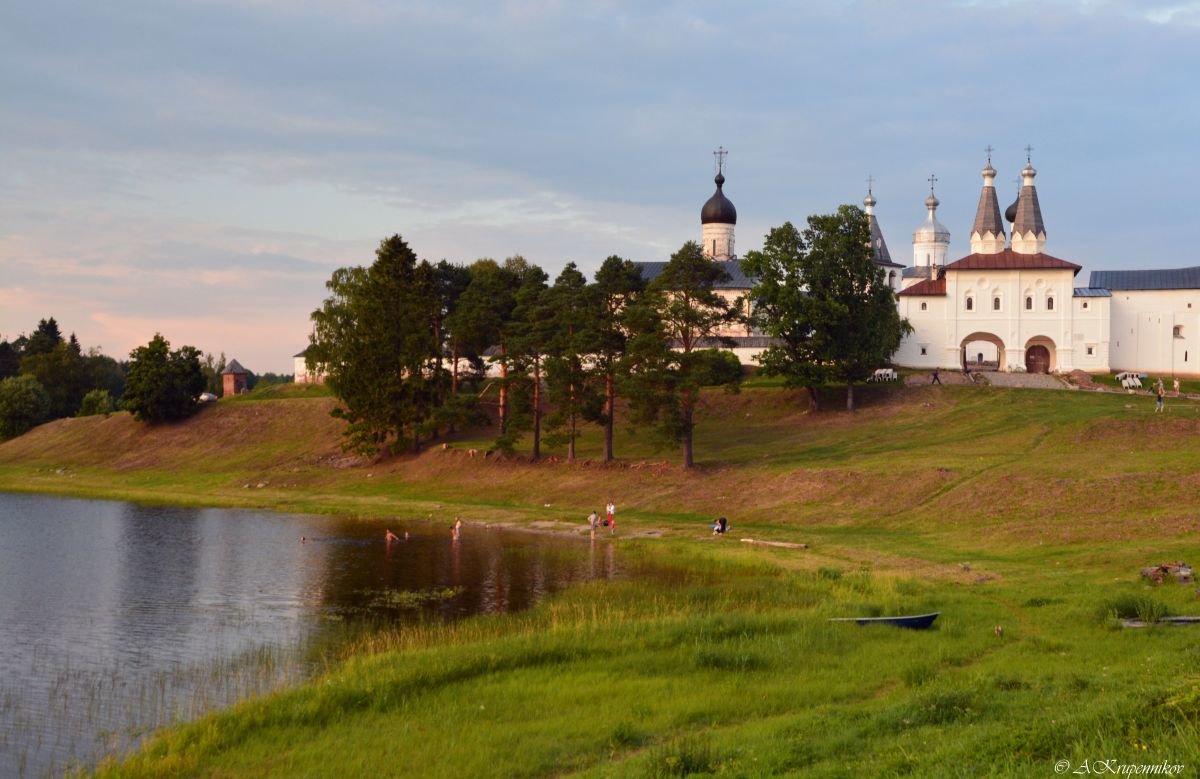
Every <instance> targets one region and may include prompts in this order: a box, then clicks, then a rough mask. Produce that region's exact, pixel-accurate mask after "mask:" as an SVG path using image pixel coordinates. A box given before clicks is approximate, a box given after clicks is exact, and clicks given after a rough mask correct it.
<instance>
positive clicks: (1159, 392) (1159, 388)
mask: <svg viewBox="0 0 1200 779" xmlns="http://www.w3.org/2000/svg"><path fill="white" fill-rule="evenodd" d="M1154 394H1155V395H1156V396H1157V398H1158V404H1157V405H1156V406H1155V407H1154V413H1155V414H1157V413H1158V412H1160V411H1162V410H1163V396H1164V395H1166V394H1167V390H1166V388H1165V387H1163V381H1162V379H1159V380H1158V384H1157V385H1155V387H1154Z"/></svg>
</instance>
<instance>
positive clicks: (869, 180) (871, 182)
mask: <svg viewBox="0 0 1200 779" xmlns="http://www.w3.org/2000/svg"><path fill="white" fill-rule="evenodd" d="M874 183H875V177H874V176H871V175H868V176H867V194H868V195H869V194H871V187H872V185H874Z"/></svg>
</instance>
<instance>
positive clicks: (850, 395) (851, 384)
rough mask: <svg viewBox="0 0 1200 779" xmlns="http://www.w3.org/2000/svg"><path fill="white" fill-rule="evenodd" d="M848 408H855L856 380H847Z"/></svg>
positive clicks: (848, 409)
mask: <svg viewBox="0 0 1200 779" xmlns="http://www.w3.org/2000/svg"><path fill="white" fill-rule="evenodd" d="M846 410H847V411H853V410H854V382H852V381H850V382H846Z"/></svg>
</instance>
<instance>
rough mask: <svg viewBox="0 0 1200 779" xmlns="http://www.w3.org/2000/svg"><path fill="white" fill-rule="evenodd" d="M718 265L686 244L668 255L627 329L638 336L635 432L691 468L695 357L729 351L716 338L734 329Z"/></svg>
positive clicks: (697, 376) (633, 375)
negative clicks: (654, 439)
mask: <svg viewBox="0 0 1200 779" xmlns="http://www.w3.org/2000/svg"><path fill="white" fill-rule="evenodd" d="M728 280H729V274H728V273H727V272H726V271H725V269H724V268H722V267H721V264H720V263H717V262H713V261H711V260H709V259H708V258H706V257H705V256H704V252H703V250H702V249H701V248H700V245H699V244H697V243H696V242H695V241H688V242H687V243H685V244H684V245H683V246H682V247H681V248H680V249H679V251H677V252H675V254H673V255H671V260H670V262H668V263H667V265H666V267H665V268H664V269H663V271H662V273H660V274H659V275H658V276H657V277H656V278H655V279H654V280H653V281H651V282H650V284H649V285H648V287H647V289H646V293H645V294H644V295H643V296H642V300H641V302H640V303H639V304H638V305H635V306H633V307H631V309H630V311H629V312H628V314H627V317H628V318H627V321H628V323H629V324H630V326H631V327H632V328H633V330H634V332H636V333H637V334H636V335H635V337H634V338H633V341H632V342H631V343H630V358H631V372H630V386H631V388H632V389H633V392H632V393H631V395H630V410H631V412H632V413H633V418H634V420H635V421H636V422H637V423H639V424H645V425H650V426H651V427H652V429H654V430H655V431H656V432H657V433H658V434H659V437H660V440H662V441H669V442H674V443H678V444H682V446H683V464H684V467H686V468H691V467H692V466H693V465H694V464H695V458H694V455H693V447H692V441H693V432H694V429H695V416H696V405H697V401H698V400H699V397H700V386H701V380H702V379H703V378H705V377H704V376H702V375H701V373H702V372H701V371H698V370H697V368H698V364H697V363H698V359H697V356H696V354H695V353H696V352H697V351H698V350H702V349H704V348H705V347H706V346H711V345H713V344H729V343H730V339H728V338H726V337H724V336H722V334H721V333H722V331H723V330H725V329H727V328H729V327H731V326H732V325H734V324H736V323H737V322H739V321H742V316H741V314H740V313H739V309H740V301H730V300H728V299H726V298H725V297H724V296H722V295H721V294H720V293H718V292H717V291H716V286H717V285H718V284H720V283H721V282H724V281H728Z"/></svg>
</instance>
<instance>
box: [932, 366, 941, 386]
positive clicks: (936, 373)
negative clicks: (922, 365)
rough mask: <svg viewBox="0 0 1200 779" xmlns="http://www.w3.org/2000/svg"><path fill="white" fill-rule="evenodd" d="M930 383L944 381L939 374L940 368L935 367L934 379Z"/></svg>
mask: <svg viewBox="0 0 1200 779" xmlns="http://www.w3.org/2000/svg"><path fill="white" fill-rule="evenodd" d="M929 383H930V384H941V383H942V380H941V378H940V377H939V376H938V369H937V368H934V369H933V380H932V381H930V382H929Z"/></svg>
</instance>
